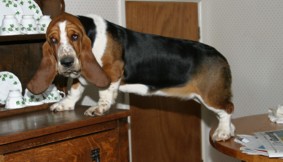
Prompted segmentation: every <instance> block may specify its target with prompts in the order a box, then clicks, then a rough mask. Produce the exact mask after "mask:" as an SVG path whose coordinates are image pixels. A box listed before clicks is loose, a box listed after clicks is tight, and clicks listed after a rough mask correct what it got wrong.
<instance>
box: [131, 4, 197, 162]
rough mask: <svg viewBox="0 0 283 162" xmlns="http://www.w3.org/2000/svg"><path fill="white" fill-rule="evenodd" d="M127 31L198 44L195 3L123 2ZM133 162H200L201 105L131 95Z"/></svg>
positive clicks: (171, 99)
mask: <svg viewBox="0 0 283 162" xmlns="http://www.w3.org/2000/svg"><path fill="white" fill-rule="evenodd" d="M126 23H127V27H128V28H130V29H133V30H136V31H140V32H145V33H151V34H159V35H163V36H167V37H175V38H182V39H191V40H198V39H199V32H198V12H197V4H196V3H179V2H126ZM130 104H131V110H132V115H131V132H132V158H133V162H145V161H146V162H172V161H177V162H185V161H191V162H198V161H201V130H200V105H199V104H197V103H195V102H193V101H181V100H179V99H173V98H165V97H141V96H137V95H130Z"/></svg>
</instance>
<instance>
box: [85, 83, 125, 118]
mask: <svg viewBox="0 0 283 162" xmlns="http://www.w3.org/2000/svg"><path fill="white" fill-rule="evenodd" d="M119 85H120V80H118V81H117V82H112V83H111V84H110V86H109V87H108V88H107V89H105V90H99V100H98V105H97V106H93V107H90V108H89V109H87V110H86V111H85V113H84V114H85V115H87V116H95V115H97V116H101V115H103V114H104V112H106V111H108V110H109V109H110V107H111V105H113V104H114V103H115V100H116V98H117V95H118V88H119Z"/></svg>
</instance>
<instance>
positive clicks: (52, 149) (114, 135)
mask: <svg viewBox="0 0 283 162" xmlns="http://www.w3.org/2000/svg"><path fill="white" fill-rule="evenodd" d="M118 138H119V132H118V131H117V129H114V130H110V131H106V132H102V133H98V134H92V135H88V136H83V137H79V138H74V139H70V140H66V141H62V142H57V143H54V144H49V145H45V146H41V147H37V148H33V149H29V150H24V151H21V152H17V153H12V154H7V155H5V157H4V159H5V160H4V161H5V162H15V161H22V162H38V161H40V162H48V161H50V162H66V161H68V162H92V161H94V162H95V161H96V160H95V159H97V158H99V160H100V161H99V162H116V161H119V159H118V158H119V156H118V155H119V154H118V153H119V139H118ZM94 150H99V154H98V155H94V154H96V153H97V152H96V151H94ZM92 156H93V157H92ZM97 162H98V161H97Z"/></svg>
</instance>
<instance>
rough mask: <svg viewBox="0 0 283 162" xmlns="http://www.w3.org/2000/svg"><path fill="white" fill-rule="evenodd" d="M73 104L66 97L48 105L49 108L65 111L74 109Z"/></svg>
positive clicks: (55, 110)
mask: <svg viewBox="0 0 283 162" xmlns="http://www.w3.org/2000/svg"><path fill="white" fill-rule="evenodd" d="M74 108H75V104H74V102H72V101H70V100H69V99H67V98H64V99H62V100H61V101H59V102H57V103H54V104H53V105H51V106H50V110H51V111H54V112H57V111H65V110H74Z"/></svg>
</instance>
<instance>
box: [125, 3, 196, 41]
mask: <svg viewBox="0 0 283 162" xmlns="http://www.w3.org/2000/svg"><path fill="white" fill-rule="evenodd" d="M126 24H127V28H130V29H133V30H136V31H140V32H145V33H151V34H159V35H163V36H167V37H174V38H181V39H192V40H199V28H198V10H197V3H185V2H184V3H181V2H126Z"/></svg>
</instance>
